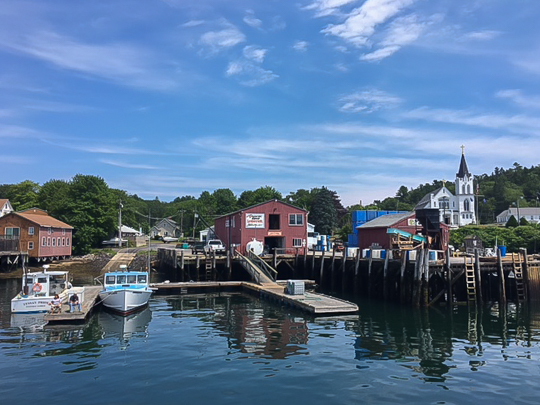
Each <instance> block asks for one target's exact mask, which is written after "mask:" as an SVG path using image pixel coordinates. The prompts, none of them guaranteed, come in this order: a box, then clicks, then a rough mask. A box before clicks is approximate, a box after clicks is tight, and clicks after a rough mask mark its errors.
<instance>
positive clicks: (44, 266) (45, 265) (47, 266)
mask: <svg viewBox="0 0 540 405" xmlns="http://www.w3.org/2000/svg"><path fill="white" fill-rule="evenodd" d="M48 268H49V265H48V264H44V265H43V273H46V272H47V270H48Z"/></svg>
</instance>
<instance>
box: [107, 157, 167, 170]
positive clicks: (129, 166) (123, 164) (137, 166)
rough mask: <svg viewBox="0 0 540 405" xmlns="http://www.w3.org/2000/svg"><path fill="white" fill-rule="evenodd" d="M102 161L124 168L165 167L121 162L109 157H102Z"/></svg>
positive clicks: (156, 168)
mask: <svg viewBox="0 0 540 405" xmlns="http://www.w3.org/2000/svg"><path fill="white" fill-rule="evenodd" d="M99 161H100V162H101V163H105V164H107V165H110V166H115V167H121V168H123V169H140V170H159V169H163V167H160V166H152V165H145V164H140V163H127V162H119V161H116V160H109V159H100V160H99Z"/></svg>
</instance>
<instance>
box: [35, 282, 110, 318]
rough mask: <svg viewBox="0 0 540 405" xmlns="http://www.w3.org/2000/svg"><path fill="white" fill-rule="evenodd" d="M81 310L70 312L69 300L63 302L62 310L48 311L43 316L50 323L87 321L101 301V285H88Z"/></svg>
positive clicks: (85, 288)
mask: <svg viewBox="0 0 540 405" xmlns="http://www.w3.org/2000/svg"><path fill="white" fill-rule="evenodd" d="M82 288H84V293H83V299H82V302H81V311H80V312H73V313H70V312H69V302H64V303H62V312H58V313H46V314H45V315H44V317H43V319H44V320H45V321H47V323H48V324H52V323H81V322H85V321H86V319H87V318H88V316H89V315H90V314H91V312H92V310H93V309H94V307H95V306H96V305H97V303H98V301H99V291H100V290H101V287H100V286H86V287H82Z"/></svg>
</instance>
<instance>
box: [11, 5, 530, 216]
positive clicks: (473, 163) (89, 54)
mask: <svg viewBox="0 0 540 405" xmlns="http://www.w3.org/2000/svg"><path fill="white" fill-rule="evenodd" d="M539 15H540V2H539V1H537V0H357V1H353V0H298V1H295V0H283V1H281V0H265V1H261V0H197V1H190V0H144V1H141V0H137V1H134V0H106V1H104V0H103V1H102V0H93V1H73V0H47V1H43V0H28V1H27V0H3V1H2V6H1V7H0V168H1V169H0V184H6V183H7V184H13V183H18V182H21V181H24V180H27V179H28V180H32V181H35V182H38V183H40V184H43V183H45V182H47V181H49V180H51V179H64V180H69V179H71V178H72V177H73V176H74V175H76V174H79V173H81V174H90V175H97V176H100V177H102V178H103V179H105V181H106V182H107V184H109V186H110V187H114V188H119V189H122V190H125V191H127V192H128V193H130V194H137V195H138V196H140V197H142V198H152V199H153V198H155V197H158V198H159V199H160V200H162V201H170V200H172V199H174V198H176V197H179V196H184V195H193V196H195V197H198V196H199V195H200V193H201V192H202V191H205V190H207V191H210V192H212V191H213V190H215V189H220V188H229V189H231V190H232V191H233V192H234V193H235V194H236V195H240V193H242V191H244V190H255V189H257V188H259V187H261V186H271V187H274V188H275V189H277V190H278V191H280V192H281V193H282V194H283V195H286V194H288V193H289V192H294V191H296V190H298V189H311V188H313V187H321V186H326V187H327V188H329V189H331V190H335V191H337V193H338V194H339V196H340V197H341V200H342V203H343V204H344V205H345V206H349V205H353V204H358V203H360V202H362V203H363V204H368V203H370V202H372V201H373V200H376V199H384V198H386V197H392V196H394V195H395V193H396V191H397V190H398V188H399V187H400V186H402V185H405V186H406V187H408V188H414V187H417V186H418V185H420V184H423V183H431V182H432V181H433V180H450V181H453V180H454V179H455V176H456V172H457V170H458V168H459V162H460V158H461V153H462V148H461V146H462V145H463V146H465V149H464V150H465V155H466V159H467V163H468V167H469V170H470V171H471V172H472V173H473V174H483V173H488V174H490V173H492V172H493V170H494V168H495V167H503V168H509V167H511V166H512V165H513V163H514V162H518V163H519V164H521V165H522V166H532V165H537V164H539V160H540V157H539V156H540V155H539V151H540V116H539V112H540V81H539V80H540V52H539V51H540V26H539V25H538V21H537V20H538V16H539ZM0 197H1V196H0Z"/></svg>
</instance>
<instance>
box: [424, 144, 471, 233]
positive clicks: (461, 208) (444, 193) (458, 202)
mask: <svg viewBox="0 0 540 405" xmlns="http://www.w3.org/2000/svg"><path fill="white" fill-rule="evenodd" d="M461 148H462V152H461V162H460V164H459V170H458V172H457V174H456V190H455V192H456V195H454V194H452V193H451V192H450V191H449V190H448V189H447V188H446V187H445V186H444V185H443V187H441V188H439V189H437V190H435V191H433V192H431V193H429V194H426V195H425V196H424V198H422V199H421V200H420V202H419V203H418V204H417V205H416V207H415V208H414V209H415V210H418V209H426V208H437V209H438V210H439V220H440V222H442V223H444V224H447V225H449V226H452V227H460V226H464V225H470V224H476V223H477V222H476V211H475V199H474V197H475V196H474V187H473V182H474V176H473V175H472V174H471V173H470V172H469V169H468V167H467V162H466V161H465V150H464V147H463V146H462V147H461Z"/></svg>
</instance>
